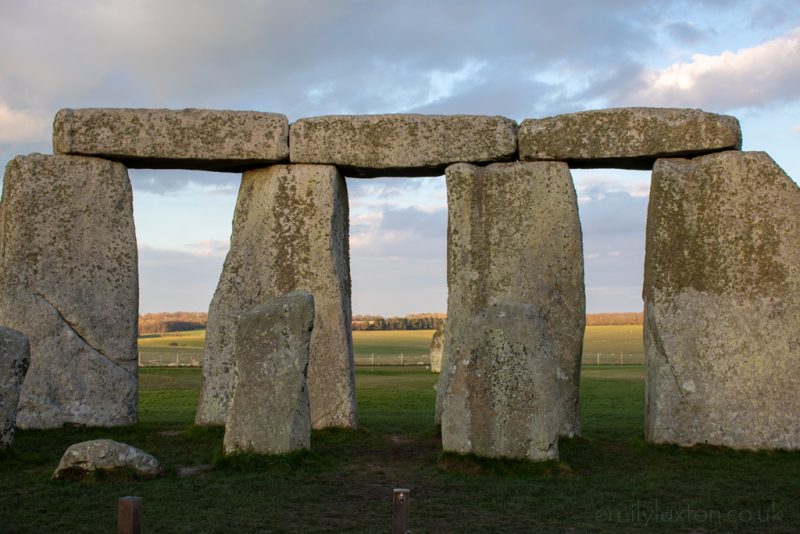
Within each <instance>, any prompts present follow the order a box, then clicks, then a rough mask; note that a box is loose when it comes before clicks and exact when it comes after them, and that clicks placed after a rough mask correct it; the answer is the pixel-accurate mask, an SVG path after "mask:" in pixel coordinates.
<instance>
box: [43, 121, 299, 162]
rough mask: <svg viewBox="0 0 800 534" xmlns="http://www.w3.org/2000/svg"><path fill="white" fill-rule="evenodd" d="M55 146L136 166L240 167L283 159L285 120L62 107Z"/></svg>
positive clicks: (286, 154)
mask: <svg viewBox="0 0 800 534" xmlns="http://www.w3.org/2000/svg"><path fill="white" fill-rule="evenodd" d="M53 152H55V153H56V154H77V155H84V156H99V157H103V158H107V159H111V160H115V161H121V162H123V163H125V164H126V165H127V166H128V167H134V168H136V167H144V168H150V169H199V170H206V171H231V172H240V171H243V170H246V169H253V168H256V167H263V166H264V165H269V164H271V163H278V162H281V161H286V160H287V158H288V157H289V121H288V120H287V119H286V117H285V116H284V115H280V114H278V113H262V112H257V111H224V110H211V109H179V110H174V109H108V108H90V109H62V110H61V111H59V112H58V114H57V115H56V118H55V123H54V124H53Z"/></svg>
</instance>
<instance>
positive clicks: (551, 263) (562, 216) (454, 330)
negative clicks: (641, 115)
mask: <svg viewBox="0 0 800 534" xmlns="http://www.w3.org/2000/svg"><path fill="white" fill-rule="evenodd" d="M447 204H448V217H449V222H448V229H447V239H448V245H447V281H448V290H449V293H448V301H447V328H446V332H445V344H444V356H443V359H442V373H441V375H440V377H439V385H438V386H437V416H440V415H441V413H442V408H443V403H444V401H445V398H446V396H447V395H448V388H449V384H450V381H451V380H452V377H453V373H454V372H455V370H456V366H457V365H458V362H459V361H462V360H464V359H469V356H468V355H469V354H471V353H472V352H473V351H474V350H475V347H473V346H470V345H469V344H468V342H467V341H465V340H469V339H471V338H470V337H469V336H470V331H471V329H472V328H473V326H472V321H473V320H474V318H475V317H477V316H479V315H481V314H484V313H486V310H487V309H489V307H490V306H492V305H494V304H498V303H503V304H504V305H510V304H519V305H533V307H534V309H535V311H536V315H537V316H539V317H541V320H542V321H543V323H544V333H543V334H542V335H543V336H544V337H545V338H547V340H548V341H549V343H551V344H552V350H553V352H552V355H546V354H544V353H542V354H540V355H539V356H540V357H542V358H549V357H551V356H552V358H554V360H555V362H556V367H555V371H554V372H555V373H556V374H557V377H558V382H559V389H560V397H555V398H553V399H551V402H552V404H553V405H552V406H551V408H550V409H551V410H553V412H554V413H555V412H556V411H558V413H560V414H563V421H562V425H561V433H562V434H563V435H568V436H572V435H574V434H578V433H580V412H579V407H578V384H579V381H580V363H581V353H582V346H583V330H584V323H585V315H584V313H585V297H584V286H583V250H582V248H583V247H582V237H581V227H580V221H579V219H578V204H577V198H576V195H575V189H574V187H573V185H572V178H571V176H570V173H569V169H568V168H567V165H566V164H565V163H558V162H535V163H496V164H492V165H489V166H487V167H477V166H473V165H468V164H456V165H452V166H450V167H448V168H447ZM537 335H538V334H537ZM521 342H522V341H520V343H521ZM465 343H466V344H465ZM526 343H527V342H526ZM526 346H528V345H526ZM530 357H531V358H534V359H535V358H537V356H536V355H531V356H530ZM559 404H563V408H562V407H561V406H559ZM442 417H443V416H442ZM443 429H444V426H443ZM443 431H444V430H443Z"/></svg>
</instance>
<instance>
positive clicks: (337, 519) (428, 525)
mask: <svg viewBox="0 0 800 534" xmlns="http://www.w3.org/2000/svg"><path fill="white" fill-rule="evenodd" d="M643 374H644V371H643V368H642V367H639V366H622V367H620V366H595V367H591V368H585V369H584V371H583V378H582V383H581V401H582V405H583V408H582V420H583V427H584V435H583V437H581V438H575V439H563V440H561V441H560V443H559V450H560V460H559V462H558V463H555V462H549V463H544V464H528V463H525V462H511V461H500V460H482V459H477V458H473V457H461V456H454V455H445V454H442V453H441V446H440V443H441V441H440V438H439V436H438V434H437V431H436V429H435V427H434V425H433V401H434V390H433V385H434V383H435V381H436V376H435V375H433V374H432V373H430V372H428V371H426V370H425V369H420V368H413V367H406V368H398V367H375V368H365V367H362V368H360V369H359V370H358V372H357V394H358V404H359V421H360V425H361V428H360V429H359V430H356V431H347V430H321V431H314V432H313V433H312V449H311V451H309V452H304V453H298V454H293V455H289V456H280V457H255V456H245V457H238V458H236V457H234V458H231V459H226V458H224V457H223V456H222V455H221V444H222V437H223V429H222V428H200V427H195V426H193V425H192V421H193V416H194V408H195V403H196V402H197V396H198V387H199V384H200V370H199V369H196V368H145V369H142V370H141V371H140V385H141V392H140V412H141V413H140V423H139V424H138V425H135V426H130V427H123V428H113V429H86V428H65V429H62V430H50V431H33V430H27V431H19V432H18V434H17V439H16V441H15V443H14V445H13V447H12V448H11V449H10V450H8V451H5V452H2V453H0V488H2V491H0V531H3V532H14V533H28V532H30V533H39V532H113V531H114V530H115V521H116V508H115V506H116V499H117V498H118V497H121V496H124V495H137V496H141V497H142V498H143V502H144V516H143V529H144V531H145V532H211V533H213V532H255V531H281V532H317V531H330V532H387V531H388V530H389V525H390V522H391V493H392V489H393V488H396V487H407V488H410V490H411V495H412V500H411V527H412V530H413V531H414V532H420V533H422V532H490V531H491V532H497V531H502V532H531V531H537V532H609V533H612V532H613V533H618V532H621V533H626V532H645V531H646V532H663V533H666V532H787V533H788V532H796V527H797V525H798V524H800V508H798V507H797V496H798V495H800V453H789V452H771V453H753V452H740V451H731V450H727V449H723V448H717V447H694V448H688V449H682V448H678V447H673V446H656V445H651V444H648V443H646V442H645V441H644V440H643V439H642V435H643V411H644V383H643ZM95 438H111V439H117V440H119V441H124V442H126V443H130V444H132V445H134V446H137V447H139V448H142V449H144V450H146V451H148V452H150V453H151V454H153V455H154V456H156V457H157V458H158V459H159V460H160V461H161V462H162V465H163V466H164V467H165V468H166V475H165V476H163V477H161V478H159V479H156V480H150V481H144V480H135V479H131V478H130V476H126V475H124V474H123V475H121V476H119V477H115V476H104V477H99V478H97V479H96V480H93V481H89V482H83V483H69V482H63V481H53V480H51V479H50V473H52V470H53V469H54V468H55V466H56V464H57V463H58V459H59V457H60V456H61V454H62V453H63V451H64V450H65V449H66V448H67V447H68V446H69V445H70V444H72V443H76V442H78V441H82V440H86V439H95Z"/></svg>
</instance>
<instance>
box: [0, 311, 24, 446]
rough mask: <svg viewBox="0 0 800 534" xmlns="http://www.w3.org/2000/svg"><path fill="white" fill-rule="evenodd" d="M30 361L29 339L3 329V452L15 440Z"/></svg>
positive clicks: (0, 331)
mask: <svg viewBox="0 0 800 534" xmlns="http://www.w3.org/2000/svg"><path fill="white" fill-rule="evenodd" d="M30 362H31V349H30V344H29V343H28V338H27V337H25V336H24V335H22V334H20V333H19V332H17V331H16V330H11V329H10V328H4V327H2V326H0V449H4V448H6V447H9V446H11V443H12V442H13V441H14V430H15V429H16V427H17V404H18V403H19V392H20V390H21V389H22V381H23V380H24V379H25V373H27V372H28V366H29V365H30Z"/></svg>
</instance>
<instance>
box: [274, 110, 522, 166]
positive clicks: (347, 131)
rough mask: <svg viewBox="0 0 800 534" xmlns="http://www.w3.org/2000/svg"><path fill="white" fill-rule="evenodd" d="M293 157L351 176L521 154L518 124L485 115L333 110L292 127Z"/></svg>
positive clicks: (502, 159)
mask: <svg viewBox="0 0 800 534" xmlns="http://www.w3.org/2000/svg"><path fill="white" fill-rule="evenodd" d="M289 149H290V159H291V161H292V163H328V164H331V165H336V166H338V167H339V168H340V169H341V171H342V172H343V173H344V174H345V175H346V176H356V177H362V178H372V177H375V176H440V175H441V174H442V171H444V169H445V167H447V166H448V165H450V164H451V163H458V162H469V163H491V162H493V161H508V160H512V159H515V157H516V152H517V124H516V123H515V122H514V121H512V120H511V119H507V118H505V117H499V116H482V115H402V114H398V115H328V116H323V117H311V118H308V119H300V120H299V121H297V122H295V123H294V124H292V126H291V128H290V133H289Z"/></svg>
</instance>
